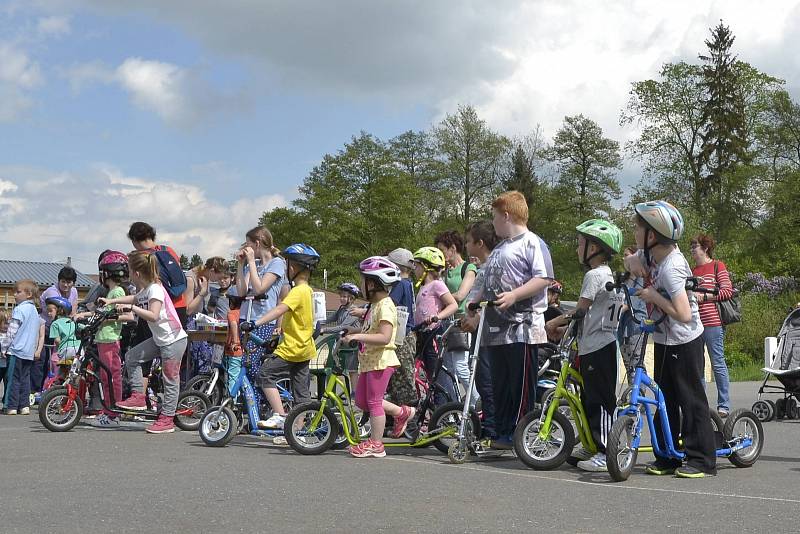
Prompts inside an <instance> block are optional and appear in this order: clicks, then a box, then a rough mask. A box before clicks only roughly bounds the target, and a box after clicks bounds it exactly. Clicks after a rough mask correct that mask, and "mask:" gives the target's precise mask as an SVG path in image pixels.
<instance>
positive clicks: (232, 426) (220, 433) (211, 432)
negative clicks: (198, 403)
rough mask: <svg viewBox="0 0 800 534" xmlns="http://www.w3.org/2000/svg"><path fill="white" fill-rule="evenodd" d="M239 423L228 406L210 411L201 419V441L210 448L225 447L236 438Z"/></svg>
mask: <svg viewBox="0 0 800 534" xmlns="http://www.w3.org/2000/svg"><path fill="white" fill-rule="evenodd" d="M238 428H239V421H238V419H237V417H236V415H235V414H234V413H233V411H232V410H231V409H230V408H228V407H227V406H226V407H224V408H222V410H218V408H217V407H214V408H211V409H209V410H208V411H207V412H206V413H205V414H204V415H203V418H202V419H200V439H202V440H203V443H205V444H206V445H208V446H209V447H224V446H225V445H227V444H228V443H230V441H231V440H232V439H233V438H234V436H236V432H237V430H238Z"/></svg>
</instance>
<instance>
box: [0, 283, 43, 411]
mask: <svg viewBox="0 0 800 534" xmlns="http://www.w3.org/2000/svg"><path fill="white" fill-rule="evenodd" d="M38 292H39V288H38V286H37V285H36V282H34V281H33V280H28V279H26V280H20V281H19V282H17V283H16V284H15V285H14V299H15V300H16V302H17V305H16V306H14V310H13V312H12V313H11V321H10V322H9V325H8V332H7V334H6V335H7V336H8V339H9V340H10V342H9V348H8V354H9V356H10V357H9V358H8V368H7V371H6V388H7V390H8V391H7V392H6V396H5V402H4V405H5V409H6V415H17V414H18V413H19V414H20V415H28V414H29V413H30V404H29V403H30V393H31V376H30V374H31V367H32V366H33V362H34V360H35V359H38V358H39V357H40V356H41V346H40V333H41V329H42V322H41V321H40V317H39V313H38V312H37V311H36V305H35V304H34V301H35V300H36V298H37V296H38ZM37 349H38V351H39V354H38V355H37ZM9 376H10V377H11V380H10V382H11V383H10V384H9V380H8V378H9Z"/></svg>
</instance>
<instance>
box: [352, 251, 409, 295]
mask: <svg viewBox="0 0 800 534" xmlns="http://www.w3.org/2000/svg"><path fill="white" fill-rule="evenodd" d="M358 270H359V271H361V274H363V275H364V276H366V277H370V278H375V279H376V280H378V281H379V282H380V283H381V284H383V285H384V287H390V286H393V285H394V284H396V283H397V282H399V281H400V268H399V267H398V266H397V265H396V264H395V263H394V262H392V261H390V260H388V259H387V258H384V257H383V256H371V257H369V258H367V259H365V260H364V261H362V262H361V263H360V264H359V265H358Z"/></svg>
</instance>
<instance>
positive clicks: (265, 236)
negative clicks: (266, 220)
mask: <svg viewBox="0 0 800 534" xmlns="http://www.w3.org/2000/svg"><path fill="white" fill-rule="evenodd" d="M244 236H245V237H246V238H247V239H249V240H250V241H254V242H256V243H258V244H259V245H261V246H262V247H263V248H265V249H267V250H269V252H270V254H272V255H273V256H279V255H280V253H281V251H280V249H278V248H277V247H276V246H275V242H274V241H273V240H272V232H270V231H269V230H268V229H267V227H266V226H256V227H255V228H251V229H250V230H249V231H248V232H247V233H246V234H245V235H244Z"/></svg>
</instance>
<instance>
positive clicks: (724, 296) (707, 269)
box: [692, 260, 733, 327]
mask: <svg viewBox="0 0 800 534" xmlns="http://www.w3.org/2000/svg"><path fill="white" fill-rule="evenodd" d="M714 265H716V266H717V273H716V277H715V276H714ZM692 274H693V275H694V276H696V277H697V278H698V279H699V280H700V287H701V288H703V289H714V288H716V287H719V295H717V300H728V299H729V298H731V297H732V296H733V284H731V277H730V275H729V274H728V269H727V268H726V267H725V264H724V263H722V262H721V261H719V260H712V261H710V262H708V263H706V264H705V265H700V266H698V267H695V268H694V269H692ZM697 302H698V303H699V304H700V320H701V321H702V322H703V326H704V327H709V326H722V321H720V319H719V312H718V311H717V303H716V301H715V300H709V301H707V302H703V295H702V294H700V293H698V295H697Z"/></svg>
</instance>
